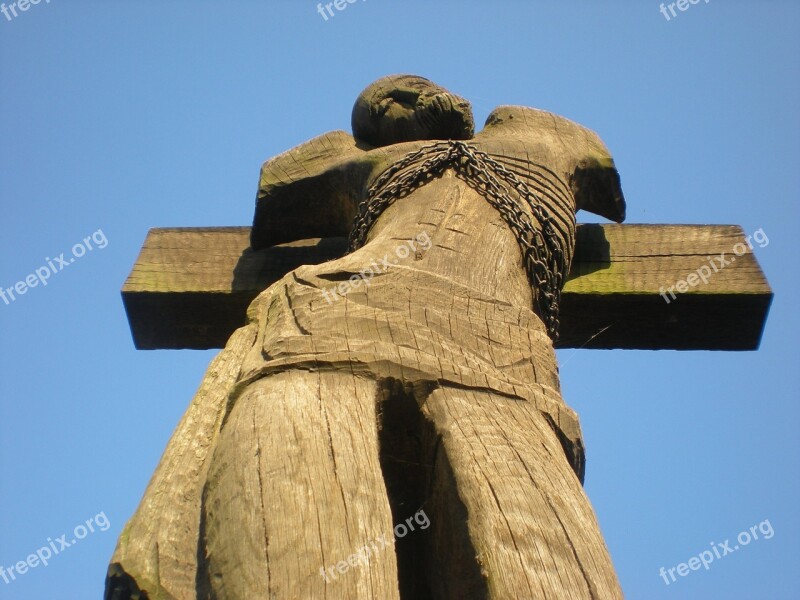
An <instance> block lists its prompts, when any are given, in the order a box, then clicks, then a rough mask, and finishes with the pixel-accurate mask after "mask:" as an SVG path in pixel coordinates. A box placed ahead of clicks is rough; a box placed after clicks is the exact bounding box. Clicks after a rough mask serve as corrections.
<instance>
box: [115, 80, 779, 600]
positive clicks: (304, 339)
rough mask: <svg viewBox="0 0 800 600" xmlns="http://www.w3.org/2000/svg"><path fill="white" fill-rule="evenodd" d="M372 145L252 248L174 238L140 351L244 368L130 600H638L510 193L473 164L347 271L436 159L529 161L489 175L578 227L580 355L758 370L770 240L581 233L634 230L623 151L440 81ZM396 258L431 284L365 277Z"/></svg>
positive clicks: (142, 267) (203, 400) (152, 240)
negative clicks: (481, 107)
mask: <svg viewBox="0 0 800 600" xmlns="http://www.w3.org/2000/svg"><path fill="white" fill-rule="evenodd" d="M354 133H355V134H356V135H355V137H354V136H351V135H350V134H347V133H345V132H333V133H329V134H326V135H323V136H321V137H319V138H316V139H314V140H311V141H310V142H307V143H305V144H302V145H300V146H298V147H296V148H294V149H292V150H290V151H288V152H286V153H284V154H282V155H280V156H278V157H275V158H274V159H272V160H270V161H268V162H267V163H265V165H264V167H263V168H262V172H261V182H260V188H259V197H258V201H257V208H256V217H255V221H254V224H253V228H252V229H251V228H247V227H221V228H191V229H154V230H152V231H151V232H150V233H149V235H148V237H147V240H146V242H145V245H144V248H143V249H142V252H141V254H140V256H139V258H138V260H137V262H136V264H135V266H134V268H133V271H132V273H131V274H130V276H129V278H128V280H127V281H126V283H125V285H124V287H123V291H122V294H123V300H124V303H125V308H126V311H127V314H128V318H129V321H130V324H131V331H132V333H133V338H134V341H135V343H136V346H137V348H142V349H155V348H197V349H200V348H221V347H223V346H225V347H226V349H225V350H224V351H223V352H222V353H221V354H220V355H219V357H218V358H217V359H215V361H214V363H212V365H211V367H210V368H209V371H208V373H207V375H206V379H205V380H204V383H203V385H202V386H201V389H200V391H199V392H198V395H197V397H196V398H195V400H194V402H193V403H192V405H191V406H190V408H189V410H188V411H187V413H186V416H185V417H184V420H183V421H182V423H181V424H180V425H179V427H178V430H177V431H176V433H175V435H174V436H173V439H172V440H171V442H170V445H169V446H168V448H167V451H166V452H165V455H164V457H163V459H162V462H161V465H160V466H159V469H158V471H157V472H156V474H155V475H154V477H153V480H152V481H151V483H150V486H149V487H148V490H147V492H146V494H145V499H144V500H143V502H142V505H141V506H140V508H139V511H138V512H137V514H136V515H135V516H134V518H133V519H132V520H131V522H130V523H129V524H128V526H127V527H126V530H125V532H124V533H123V536H122V537H121V539H120V543H119V545H118V548H117V551H116V553H115V557H114V559H113V561H112V566H111V568H110V569H109V577H108V580H107V592H106V597H107V598H108V599H109V600H112V599H113V598H117V597H118V598H127V597H131V596H132V594H133V593H134V592H136V593H140V594H141V597H151V598H162V597H163V598H195V597H215V598H245V597H265V598H266V597H275V598H297V597H304V598H305V597H308V598H311V597H323V595H324V596H325V597H335V598H493V599H494V598H496V599H500V598H512V597H513V598H533V597H536V598H620V597H621V591H620V589H619V585H618V583H617V581H616V576H615V574H614V572H613V567H612V566H611V563H610V559H609V557H608V554H607V550H606V549H605V545H604V543H603V541H602V538H601V536H600V534H599V528H598V527H597V525H596V522H595V519H594V515H593V512H592V510H591V507H590V506H589V504H588V501H587V499H586V497H585V494H584V493H583V490H582V487H581V485H580V479H582V475H583V464H584V463H583V446H582V441H581V436H580V429H579V426H578V423H577V418H576V417H575V415H574V413H572V411H570V410H569V408H568V407H566V405H565V404H564V403H563V401H562V400H561V397H560V392H559V384H558V376H557V366H556V363H555V356H554V353H553V344H552V343H551V342H550V339H549V338H548V336H547V332H546V329H545V326H544V324H543V322H542V320H541V319H540V318H539V316H541V315H539V316H537V315H536V314H534V312H533V311H532V310H531V305H532V304H533V303H535V302H536V301H537V300H538V299H539V297H540V295H541V294H542V289H541V288H540V287H538V288H537V287H536V286H534V288H533V289H531V288H530V285H529V284H530V281H529V279H528V276H527V274H526V273H525V271H524V269H523V268H522V264H523V260H524V256H526V254H525V252H526V250H525V249H524V246H522V242H520V240H516V241H515V239H514V235H512V233H511V232H510V231H509V228H508V227H506V226H505V225H504V223H503V221H502V220H501V219H500V218H499V216H498V213H497V211H496V210H495V208H496V207H494V206H489V204H487V202H486V201H485V200H486V193H485V188H480V187H479V186H477V187H476V185H475V183H474V181H469V180H468V179H469V177H468V176H465V175H464V172H463V171H460V170H459V169H460V168H461V167H460V166H458V165H455V164H453V165H450V166H448V167H447V168H446V169H444V170H443V171H442V172H437V173H435V174H434V175H432V176H431V177H430V178H429V180H426V181H425V184H424V185H423V186H421V187H418V188H415V187H411V188H409V189H407V190H405V191H404V193H403V194H400V195H399V196H402V197H398V199H397V201H396V203H395V204H393V205H391V206H390V207H389V208H386V209H385V213H382V214H381V216H380V217H379V218H378V220H377V221H376V223H375V225H374V231H373V232H372V233H370V236H369V239H368V240H367V243H366V244H365V245H364V246H363V247H362V248H360V249H359V250H357V251H356V252H353V253H352V254H347V255H346V256H345V254H346V251H347V248H348V244H347V240H346V238H345V236H347V235H348V233H349V231H350V228H351V227H352V223H353V219H354V217H355V216H356V215H357V214H363V211H364V210H366V209H367V208H368V206H369V205H368V204H360V203H362V202H364V201H365V199H366V200H369V199H370V198H374V196H375V195H376V194H378V191H379V190H378V191H376V189H375V188H374V186H375V185H376V184H375V182H376V180H377V181H380V180H381V178H380V177H379V175H380V174H381V173H385V172H387V171H386V170H387V169H390V167H391V166H392V165H396V164H398V162H399V161H404V160H407V158H408V157H413V156H415V155H416V154H417V153H420V152H422V153H424V152H426V148H428V147H429V142H428V141H426V140H431V139H448V138H449V139H462V140H466V141H467V142H468V143H469V144H470V147H471V148H472V147H474V148H475V151H477V152H484V153H485V156H487V157H489V156H492V157H498V160H499V161H501V162H502V164H501V165H500V166H498V167H496V168H495V167H493V168H490V169H487V170H486V172H484V173H481V175H482V176H484V177H488V178H490V179H491V178H495V179H497V178H502V177H504V176H506V175H504V173H507V171H506V169H508V171H511V172H515V173H518V174H519V177H520V178H521V179H514V178H513V176H510V177H512V179H513V181H515V182H517V183H519V181H521V180H524V182H525V183H522V184H519V185H517V186H516V187H515V189H516V193H518V194H519V197H518V202H522V201H521V199H522V198H524V197H525V194H526V193H527V192H528V191H530V190H531V189H535V190H537V193H540V195H541V196H542V197H543V200H542V206H545V207H546V209H547V210H548V211H550V212H549V214H550V215H551V216H552V218H553V220H554V221H553V222H558V223H561V229H560V230H559V232H558V235H560V236H561V237H560V238H559V239H560V240H561V242H560V243H562V246H561V248H563V249H564V252H565V253H566V264H569V263H570V258H571V269H570V271H569V277H568V278H567V281H566V285H565V286H564V289H563V295H562V298H561V328H560V337H559V339H558V342H557V343H556V344H555V347H561V348H566V347H573V348H630V349H635V348H641V349H660V348H663V349H680V350H690V349H709V350H749V349H755V348H757V347H758V344H759V340H760V336H761V332H762V330H763V326H764V322H765V319H766V315H767V312H768V309H769V305H770V302H771V299H772V292H771V290H770V288H769V286H768V284H767V282H766V280H765V278H764V276H763V274H762V272H761V270H760V268H759V266H758V263H757V262H756V260H755V258H754V256H753V253H752V245H753V244H752V241H753V238H752V237H748V236H745V234H744V232H743V231H742V230H741V229H740V228H739V227H736V226H715V225H706V226H703V225H581V226H578V227H577V229H575V226H574V211H575V209H580V208H583V209H586V210H589V211H592V212H595V213H597V214H600V215H603V216H606V217H609V218H612V219H615V220H621V219H622V217H623V216H624V201H623V200H622V197H621V190H619V178H618V176H617V174H616V169H615V168H614V166H613V161H611V159H610V155H608V153H607V151H606V150H605V147H604V146H603V145H602V143H601V142H600V141H599V138H597V137H596V136H595V135H594V134H592V133H591V132H588V130H585V129H584V128H582V127H580V126H578V125H577V124H574V123H571V122H569V121H567V120H566V119H563V118H561V117H557V116H555V115H551V114H549V113H544V112H542V111H535V110H533V109H526V108H521V107H501V108H499V109H496V110H495V111H494V112H493V113H492V115H491V116H490V117H489V120H488V121H487V126H486V127H485V128H484V130H483V131H482V132H481V133H479V134H478V135H475V136H473V134H472V121H471V113H469V112H468V105H467V104H466V103H465V102H464V101H463V100H462V99H460V98H458V97H456V96H453V95H452V94H449V93H448V92H446V91H445V90H442V89H441V88H438V87H437V86H435V85H434V84H432V83H431V82H428V81H427V80H422V79H421V78H414V77H410V76H405V77H394V78H387V79H385V80H380V81H379V82H376V84H373V86H370V87H369V88H367V90H365V92H363V93H362V95H361V96H360V97H359V100H358V101H357V103H356V107H355V109H354ZM451 147H453V144H451ZM404 157H405V158H404ZM425 164H426V165H428V164H429V163H425ZM413 168H416V167H408V169H409V170H413ZM425 168H432V167H430V166H427V167H425ZM423 170H424V169H423ZM390 173H391V171H390ZM395 176H396V177H397V178H399V177H400V176H399V175H396V174H395V175H392V177H395ZM387 181H389V182H391V181H392V178H389V179H388V180H387ZM506 181H508V180H506ZM481 190H483V192H482V191H481ZM365 207H367V208H365ZM534 209H535V207H533V208H530V211H531V212H529V213H526V214H527V215H528V217H525V218H533V217H534V216H535V215H536V214H537V213H536V211H535V210H534ZM526 210H527V209H526ZM523 212H524V211H523ZM542 223H543V221H539V226H540V227H541V230H540V231H545V227H544V225H543V224H542ZM429 230H430V232H433V233H432V234H429ZM417 231H419V232H420V234H419V235H417V233H416V232H417ZM423 233H424V236H423V235H422V234H423ZM573 237H574V238H575V240H576V243H575V251H574V256H571V255H572V247H571V246H570V244H568V243H567V242H569V240H571V239H572V238H573ZM401 247H402V248H404V252H403V254H402V255H401V253H400V252H399V248H401ZM395 248H396V249H397V250H398V251H397V254H396V257H398V258H400V259H407V261H408V262H405V263H404V262H403V261H402V260H392V264H391V265H390V264H389V263H388V262H385V265H386V266H385V268H382V267H381V266H380V265H378V263H376V262H373V264H374V265H375V272H374V273H373V275H377V276H375V277H374V279H371V280H369V281H367V280H366V279H365V276H364V275H363V273H364V271H361V272H359V270H358V269H359V268H363V267H364V266H365V265H366V264H369V261H375V260H377V259H378V258H379V257H380V256H381V255H384V254H383V253H384V252H385V253H386V254H385V255H384V256H388V253H389V251H390V250H391V249H395ZM520 248H522V253H520ZM393 258H395V257H393ZM536 258H539V256H538V255H537V256H536ZM327 261H333V262H327ZM565 274H566V273H565ZM248 306H249V309H248ZM415 525H416V529H415ZM401 528H402V529H401ZM409 530H411V532H410V531H409ZM387 532H388V536H389V539H388V541H389V542H391V543H393V544H394V546H395V548H394V552H393V553H390V552H389V551H388V550H387V551H385V554H381V553H380V550H381V549H385V545H386V542H387V537H386V536H387ZM412 532H413V533H412ZM392 534H393V535H392ZM376 536H380V537H376ZM391 538H394V539H391ZM377 539H380V540H382V542H381V548H378V547H376V546H375V544H374V543H373V544H372V545H371V546H370V545H369V543H368V542H370V540H373V541H374V540H377ZM365 544H366V545H365ZM316 565H319V573H317V572H316V571H317V568H316ZM115 594H116V595H115ZM126 594H127V595H126Z"/></svg>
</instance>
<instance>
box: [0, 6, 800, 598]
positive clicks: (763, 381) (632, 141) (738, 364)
mask: <svg viewBox="0 0 800 600" xmlns="http://www.w3.org/2000/svg"><path fill="white" fill-rule="evenodd" d="M6 4H9V2H8V1H6ZM798 30H800V9H799V8H798V4H797V3H796V2H781V1H777V0H776V1H764V2H755V1H750V2H743V1H732V0H728V1H722V0H711V1H710V2H705V1H702V0H701V1H700V2H699V3H698V4H694V5H688V10H686V11H684V12H677V16H676V17H670V20H669V21H668V20H667V19H666V18H665V17H664V16H663V15H662V14H661V13H660V12H659V4H658V3H657V2H655V1H654V0H637V1H633V0H631V1H621V0H620V1H617V2H602V3H600V2H589V1H584V2H566V1H565V2H559V3H554V2H533V1H530V0H526V1H518V2H517V1H502V0H498V1H496V2H489V1H488V0H487V1H483V2H478V1H476V0H458V1H456V0H448V1H441V2H420V1H413V0H403V1H402V2H401V1H400V0H368V1H365V2H361V1H359V2H356V3H354V4H349V5H347V8H346V10H344V11H342V12H337V13H336V15H335V16H334V17H333V18H329V20H328V21H327V22H326V21H325V20H323V18H322V17H321V16H320V15H319V14H318V13H317V12H316V2H313V1H311V0H294V1H292V2H289V1H288V0H286V1H273V2H256V1H255V0H253V1H248V2H245V1H234V0H227V1H225V2H207V1H205V0H192V1H188V0H180V1H179V0H175V1H164V0H162V1H160V2H156V1H152V0H150V1H139V2H121V1H119V0H104V1H102V2H101V1H88V0H85V1H84V0H71V1H68V0H51V1H50V2H49V3H48V2H47V1H46V0H42V1H41V2H40V3H38V4H36V5H29V8H28V10H27V11H25V12H18V16H17V17H13V16H12V18H11V20H10V21H9V20H7V19H6V18H5V17H4V16H3V15H2V14H0V91H1V92H2V96H1V97H2V103H1V104H0V202H1V204H0V206H2V217H0V224H1V225H0V227H1V229H0V286H2V287H4V288H7V287H11V286H13V285H14V284H15V283H16V282H17V281H19V280H21V279H24V278H25V277H26V276H27V275H28V274H31V273H34V272H35V270H36V269H37V268H39V267H42V266H43V265H45V264H46V259H47V258H49V259H51V260H53V259H54V257H56V256H58V255H59V254H60V253H61V252H65V251H66V252H70V249H71V248H72V247H73V246H74V245H75V244H77V243H83V242H82V240H83V239H84V238H86V237H87V236H91V235H92V234H93V233H96V232H98V231H99V232H102V235H100V234H98V235H96V240H99V241H100V242H101V244H97V243H93V247H94V249H93V250H91V251H87V252H86V255H85V256H83V257H80V258H79V259H76V261H75V262H74V263H71V264H70V265H69V267H68V268H66V269H65V270H64V271H63V272H58V273H57V274H55V275H53V276H52V277H51V279H50V280H49V281H48V285H47V286H46V287H45V286H42V285H38V286H37V287H36V288H32V289H29V290H28V291H27V293H25V295H23V296H20V297H18V298H17V299H16V300H15V301H13V302H11V303H10V304H8V305H6V304H5V303H4V302H3V301H2V300H0V565H2V566H5V567H9V566H10V565H13V564H15V563H17V562H18V561H20V560H25V559H26V557H27V556H28V555H29V554H31V553H33V552H35V551H36V550H37V549H38V548H40V547H42V546H44V545H47V539H48V538H52V539H53V540H56V538H58V537H59V536H61V535H62V534H64V533H71V532H72V531H73V528H74V527H75V526H76V525H79V524H81V523H85V521H87V520H89V519H90V518H92V517H95V516H97V515H101V513H102V515H104V516H105V517H107V519H108V522H109V523H110V526H108V527H107V528H106V529H107V530H106V531H100V529H99V528H97V527H95V529H96V532H95V533H87V536H86V537H85V539H83V540H81V541H80V542H79V543H77V544H75V545H74V546H72V547H70V548H68V549H65V550H63V551H62V552H61V554H59V555H58V556H56V557H55V558H53V559H52V560H51V561H50V564H49V566H47V567H43V566H39V567H37V568H34V569H32V570H31V571H29V572H28V573H26V574H25V575H22V576H20V577H19V578H18V580H17V581H14V582H12V583H11V584H5V583H4V582H3V581H2V579H0V598H2V599H9V600H18V599H24V600H29V599H33V600H39V599H50V598H56V597H57V598H64V599H65V600H82V599H85V598H98V597H100V595H101V592H102V587H103V578H104V575H105V569H106V565H107V562H108V559H109V557H110V556H111V553H112V551H113V548H114V545H115V543H116V538H117V536H118V535H119V533H120V530H121V528H122V526H123V524H124V522H125V521H126V520H127V519H128V518H129V517H130V515H131V514H132V513H133V511H134V510H135V508H136V506H137V504H138V502H139V499H140V498H141V495H142V493H143V491H144V489H145V486H146V485H147V482H148V479H149V477H150V475H151V474H152V472H153V470H154V468H155V466H156V464H157V462H158V460H159V457H160V454H161V452H162V451H163V449H164V447H165V445H166V442H167V440H168V438H169V436H170V434H171V432H172V430H173V428H174V427H175V425H176V424H177V422H178V419H179V418H180V416H181V414H182V413H183V411H184V409H185V408H186V406H187V404H188V402H189V400H190V398H191V397H192V395H193V392H194V390H195V389H196V387H197V386H198V384H199V383H200V380H201V378H202V375H203V372H204V370H205V368H206V366H207V364H208V362H209V361H210V359H211V358H212V356H213V355H214V353H213V352H195V351H180V352H176V351H156V352H143V351H137V350H135V349H134V347H133V344H132V342H131V337H130V333H129V329H128V325H127V322H126V318H125V313H124V310H123V307H122V302H121V299H120V295H119V290H120V287H121V285H122V283H123V281H124V280H125V277H126V276H127V274H128V272H129V270H130V268H131V266H132V264H133V262H134V260H135V259H136V256H137V253H138V250H139V248H140V246H141V244H142V242H143V240H144V237H145V235H146V233H147V230H148V229H149V228H151V227H158V226H201V225H202V226H215V225H216V226H219V225H247V224H249V223H250V221H251V218H252V212H253V201H254V196H255V189H256V184H257V177H258V170H259V167H260V165H261V163H262V162H263V161H264V160H265V159H267V158H269V157H270V156H273V155H275V154H277V153H279V152H281V151H283V150H285V149H288V148H290V147H292V146H294V145H296V144H298V143H300V142H302V141H304V140H306V139H309V138H311V137H313V136H315V135H318V134H320V133H323V132H325V131H329V130H333V129H349V118H350V109H351V106H352V103H353V101H354V99H355V97H356V95H357V94H358V92H359V91H360V90H361V89H362V88H363V87H364V86H366V85H367V84H368V83H370V82H371V81H373V80H374V79H376V78H377V77H379V76H382V75H386V74H390V73H396V72H411V73H417V74H420V75H424V76H427V77H429V78H431V79H433V80H435V81H437V82H438V83H441V84H442V85H444V86H446V87H448V88H449V89H451V90H452V91H454V92H456V93H459V94H461V95H463V96H465V97H466V98H468V99H470V100H471V101H472V102H473V105H474V108H475V112H476V117H477V121H478V122H479V123H482V122H483V120H484V119H485V117H486V115H487V114H488V113H489V111H490V110H491V109H492V108H493V107H495V106H497V105H500V104H524V105H529V106H535V107H539V108H544V109H548V110H551V111H554V112H557V113H559V114H562V115H565V116H567V117H569V118H571V119H573V120H576V121H578V122H580V123H582V124H584V125H586V126H588V127H590V128H592V129H594V130H595V131H597V132H598V133H599V134H600V135H601V136H602V138H603V139H604V140H605V141H606V143H607V145H608V146H609V147H610V148H611V150H612V152H613V154H614V156H615V158H616V161H617V165H618V167H619V170H620V173H621V176H622V182H623V188H624V190H625V193H626V196H627V200H628V221H629V222H632V223H723V224H739V225H741V226H742V227H744V229H745V230H747V231H748V232H753V231H755V230H757V229H759V228H762V229H763V230H764V232H765V233H766V234H767V236H768V238H769V245H767V246H765V247H764V248H758V247H756V249H755V252H756V255H757V258H758V261H759V263H760V264H761V265H762V267H763V269H764V271H765V272H766V274H767V276H768V278H769V280H770V283H771V284H772V286H773V289H774V291H775V294H776V295H775V301H774V303H773V306H772V311H771V314H770V317H769V321H768V323H767V327H766V331H765V334H764V338H763V342H762V346H761V349H760V350H759V351H757V352H744V353H723V352H720V353H712V352H684V353H679V352H671V351H662V352H635V351H586V350H581V351H578V352H573V351H572V350H565V351H559V358H560V361H561V363H562V368H561V373H562V384H563V388H564V397H565V399H566V401H567V402H568V403H570V404H571V406H573V407H574V408H575V409H576V410H577V411H578V412H579V414H580V416H581V420H582V425H583V430H584V433H585V437H586V443H587V451H588V467H587V477H586V489H587V491H588V493H589V496H590V498H591V500H592V503H593V505H594V507H595V509H596V512H597V514H598V517H599V520H600V523H601V526H602V528H603V531H604V533H605V536H606V540H607V543H608V546H609V549H610V552H611V555H612V558H613V560H614V563H615V565H616V568H617V570H618V573H619V577H620V580H621V582H622V586H623V589H624V590H625V592H626V595H627V597H628V598H633V599H646V600H651V599H661V598H664V599H670V598H671V599H679V598H680V599H684V598H727V599H751V598H759V599H761V598H765V599H783V598H787V599H788V598H797V597H798V596H800V570H799V569H798V568H797V564H798V558H800V557H799V556H798V553H799V551H798V540H800V519H799V517H800V510H799V509H798V507H800V489H798V473H799V472H800V468H799V467H800V464H799V463H800V443H799V442H798V439H800V437H799V436H798V427H799V426H800V411H799V410H798V400H800V393H798V392H799V389H798V388H800V386H799V385H798V383H799V382H800V378H799V377H798V371H799V369H798V364H800V363H798V346H797V344H798V339H800V327H799V326H798V312H797V310H796V308H792V307H797V297H798V296H797V294H798V291H800V289H798V287H799V286H798V277H797V276H798V267H797V262H796V256H797V248H796V247H794V246H792V244H793V243H794V242H793V240H795V239H796V238H797V236H798V231H800V227H799V225H800V223H798V190H797V188H796V186H797V181H798V169H799V168H800V111H798V108H799V107H800V37H799V36H798V33H797V32H798ZM90 239H91V238H90ZM103 239H105V240H107V245H105V244H102V240H103ZM99 245H105V247H104V248H100V247H99ZM67 256H69V254H67ZM765 520H769V522H770V525H771V527H772V528H773V531H774V536H773V537H772V538H771V539H769V540H766V539H762V540H759V541H757V542H754V543H751V544H750V545H749V546H747V547H745V548H742V549H740V550H739V551H737V552H735V553H734V554H731V555H728V556H725V557H724V558H722V559H720V560H717V561H716V562H714V563H713V564H712V565H711V567H710V569H709V570H708V571H706V570H700V571H697V572H691V574H690V575H688V576H686V577H683V578H681V579H679V580H678V581H677V582H676V583H673V584H671V585H669V586H667V585H666V584H665V583H664V582H663V580H662V579H661V578H660V577H659V574H658V572H659V569H660V568H661V567H673V566H675V565H677V564H678V563H680V562H684V561H686V560H688V559H689V558H690V557H692V556H694V555H697V554H699V553H701V552H702V551H704V550H706V549H708V548H710V546H709V543H710V542H715V543H718V544H719V543H722V542H724V540H725V539H727V538H729V539H731V540H733V539H734V538H735V537H736V536H737V534H738V533H739V532H740V531H742V530H747V529H749V527H750V526H752V525H755V524H758V523H761V522H763V521H765ZM99 521H101V522H105V521H104V519H103V518H102V516H101V517H100V519H99ZM731 545H733V544H731Z"/></svg>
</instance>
